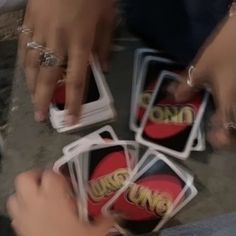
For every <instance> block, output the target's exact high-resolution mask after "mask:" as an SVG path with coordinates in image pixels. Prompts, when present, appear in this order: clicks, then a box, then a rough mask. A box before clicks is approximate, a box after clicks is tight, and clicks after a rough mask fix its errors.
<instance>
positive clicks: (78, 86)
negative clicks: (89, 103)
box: [65, 48, 90, 125]
mask: <svg viewBox="0 0 236 236" xmlns="http://www.w3.org/2000/svg"><path fill="white" fill-rule="evenodd" d="M74 50H80V52H79V53H78V54H77V55H74V54H73V53H71V54H69V65H68V69H67V74H66V80H65V81H66V109H67V115H66V123H67V124H68V125H74V124H76V123H77V122H78V120H79V115H80V110H81V106H82V101H83V98H84V89H85V83H86V82H85V80H86V74H87V69H88V60H89V53H90V52H89V51H88V50H81V49H77V48H76V49H74ZM77 52H78V51H77Z"/></svg>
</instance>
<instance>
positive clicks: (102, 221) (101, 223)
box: [96, 217, 115, 235]
mask: <svg viewBox="0 0 236 236" xmlns="http://www.w3.org/2000/svg"><path fill="white" fill-rule="evenodd" d="M114 224H115V220H114V218H113V217H101V218H99V219H98V220H97V221H96V225H97V227H98V230H99V234H98V235H106V234H107V233H108V232H109V230H110V229H111V228H112V227H113V226H114ZM100 233H101V234H100Z"/></svg>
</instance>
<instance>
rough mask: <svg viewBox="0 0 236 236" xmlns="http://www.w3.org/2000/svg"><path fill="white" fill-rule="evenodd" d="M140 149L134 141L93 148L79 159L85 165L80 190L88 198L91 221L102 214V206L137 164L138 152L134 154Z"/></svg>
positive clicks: (100, 145)
mask: <svg viewBox="0 0 236 236" xmlns="http://www.w3.org/2000/svg"><path fill="white" fill-rule="evenodd" d="M130 147H131V151H130ZM137 149H138V147H137V143H135V142H124V141H116V142H113V143H112V144H98V145H96V146H92V147H90V149H89V150H88V151H87V152H85V153H83V160H82V159H81V157H79V156H78V158H77V159H79V160H82V163H84V164H83V177H82V179H83V186H82V187H81V188H80V191H81V193H83V194H82V195H84V196H85V198H86V199H87V209H88V220H93V219H94V218H95V217H99V216H100V215H101V209H102V207H103V205H104V204H105V203H106V202H107V201H109V199H110V198H111V197H112V196H113V195H114V194H115V192H116V191H118V190H119V189H120V188H121V187H122V186H123V185H124V183H125V181H126V180H127V179H128V178H129V173H130V172H131V169H132V168H133V167H134V165H136V164H137V162H138V159H137V155H138V153H137V152H136V153H135V152H134V150H137ZM85 169H87V171H84V170H85ZM85 201H86V200H85Z"/></svg>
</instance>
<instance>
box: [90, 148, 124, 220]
mask: <svg viewBox="0 0 236 236" xmlns="http://www.w3.org/2000/svg"><path fill="white" fill-rule="evenodd" d="M119 171H120V172H121V174H122V172H128V166H127V161H126V155H125V153H124V152H122V151H120V152H113V153H111V154H108V155H107V156H105V157H104V159H103V160H102V161H100V162H99V164H98V165H97V166H96V168H95V170H94V171H93V174H92V176H91V178H90V179H89V185H90V189H91V186H92V185H91V181H93V183H95V185H94V186H96V188H95V187H94V191H95V190H96V193H99V191H100V193H101V195H99V194H97V195H96V194H92V195H91V193H92V191H91V190H90V192H91V193H90V194H89V195H88V212H89V215H90V216H92V217H98V216H99V215H101V209H102V207H103V206H104V204H105V203H106V202H107V201H109V200H110V198H111V197H112V196H113V195H114V193H115V192H116V191H117V190H116V191H112V189H113V188H114V189H115V188H116V187H117V186H118V185H117V186H116V185H115V183H113V182H109V181H107V176H112V175H113V174H115V173H116V174H117V173H118V172H119ZM96 183H98V184H97V185H96ZM117 184H118V183H117ZM106 190H107V191H108V192H109V191H110V190H111V191H110V192H109V193H108V194H107V195H105V194H104V195H105V196H102V195H103V192H104V193H107V191H106ZM97 191H98V192H97ZM92 196H93V197H92Z"/></svg>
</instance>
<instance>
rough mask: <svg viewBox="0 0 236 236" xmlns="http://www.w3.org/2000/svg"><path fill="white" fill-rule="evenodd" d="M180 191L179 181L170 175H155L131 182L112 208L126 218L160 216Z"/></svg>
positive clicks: (148, 218)
mask: <svg viewBox="0 0 236 236" xmlns="http://www.w3.org/2000/svg"><path fill="white" fill-rule="evenodd" d="M181 191H182V183H181V181H180V180H179V179H178V178H177V177H175V176H172V175H165V174H163V175H156V176H150V177H146V178H143V179H141V180H139V181H137V182H136V183H135V184H132V185H131V186H130V187H129V188H128V189H127V190H126V191H125V192H124V193H123V194H122V195H121V196H120V197H119V198H118V199H117V200H116V201H115V203H114V205H113V210H114V211H116V212H121V213H122V215H124V216H125V218H126V219H127V220H132V221H133V220H135V221H145V220H151V219H155V218H161V217H162V216H163V215H165V213H166V212H167V211H168V210H169V209H170V207H171V206H172V204H173V202H174V200H175V199H176V198H177V197H178V195H179V194H180V193H181Z"/></svg>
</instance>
